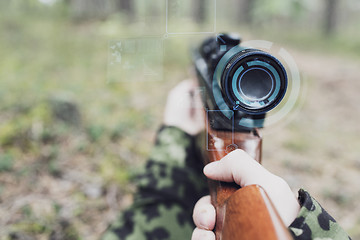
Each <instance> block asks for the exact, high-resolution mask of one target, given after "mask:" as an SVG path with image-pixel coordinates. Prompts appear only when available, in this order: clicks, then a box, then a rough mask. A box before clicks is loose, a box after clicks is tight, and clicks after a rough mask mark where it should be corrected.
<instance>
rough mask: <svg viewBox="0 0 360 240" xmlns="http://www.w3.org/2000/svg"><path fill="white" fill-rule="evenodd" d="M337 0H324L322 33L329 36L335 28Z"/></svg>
mask: <svg viewBox="0 0 360 240" xmlns="http://www.w3.org/2000/svg"><path fill="white" fill-rule="evenodd" d="M337 7H338V0H325V12H324V33H325V35H327V36H329V35H332V34H333V33H334V32H335V30H336V24H337Z"/></svg>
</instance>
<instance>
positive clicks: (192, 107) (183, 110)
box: [164, 80, 205, 135]
mask: <svg viewBox="0 0 360 240" xmlns="http://www.w3.org/2000/svg"><path fill="white" fill-rule="evenodd" d="M196 87H197V86H196V83H195V82H194V81H193V80H185V81H182V82H181V83H179V84H178V85H177V86H176V87H175V88H173V89H172V90H171V91H170V93H169V96H168V99H167V103H166V107H165V113H164V124H165V125H168V126H174V127H178V128H180V129H181V130H183V131H184V132H186V133H188V134H190V135H196V134H198V133H200V132H201V131H202V130H203V129H204V126H205V124H204V110H203V107H202V103H201V99H200V96H199V91H196Z"/></svg>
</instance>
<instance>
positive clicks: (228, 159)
mask: <svg viewBox="0 0 360 240" xmlns="http://www.w3.org/2000/svg"><path fill="white" fill-rule="evenodd" d="M204 174H205V175H206V176H207V177H208V178H210V179H213V180H218V181H224V182H235V183H237V184H238V185H240V186H241V187H245V186H248V185H252V184H257V185H260V186H261V187H263V188H264V190H265V191H266V193H267V194H268V195H269V197H270V199H271V201H272V203H273V204H274V206H275V208H276V209H277V211H278V213H279V215H280V217H281V218H282V220H283V221H284V224H285V225H286V226H289V225H290V224H291V223H292V222H293V221H294V220H295V218H296V216H297V215H298V213H299V210H300V205H299V203H298V201H297V199H296V198H295V195H294V194H293V193H292V191H291V189H290V187H289V185H288V184H287V183H286V182H285V180H283V179H282V178H280V177H278V176H276V175H274V174H272V173H271V172H269V171H268V170H266V169H265V168H264V167H263V166H261V165H260V164H259V163H258V162H256V161H255V160H254V159H252V158H251V157H250V156H249V155H248V154H247V153H246V152H244V151H243V150H239V149H238V150H235V151H232V152H231V153H229V154H228V155H226V156H225V157H224V158H222V159H221V160H220V161H217V162H213V163H210V164H208V165H206V166H205V168H204ZM193 219H194V223H195V225H196V227H197V228H196V229H195V230H194V232H193V235H192V240H200V239H201V240H215V234H214V233H213V232H212V230H213V229H214V226H215V219H216V212H215V208H214V207H213V205H211V201H210V196H206V197H203V198H201V199H200V200H199V201H198V202H197V203H196V205H195V207H194V212H193Z"/></svg>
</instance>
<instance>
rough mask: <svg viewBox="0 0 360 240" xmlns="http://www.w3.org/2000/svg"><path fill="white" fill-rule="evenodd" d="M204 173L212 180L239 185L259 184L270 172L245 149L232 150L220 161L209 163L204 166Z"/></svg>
mask: <svg viewBox="0 0 360 240" xmlns="http://www.w3.org/2000/svg"><path fill="white" fill-rule="evenodd" d="M204 174H205V175H206V176H207V177H208V178H210V179H213V180H218V181H224V182H235V183H237V184H238V185H240V186H241V187H244V186H247V185H250V184H260V183H261V182H259V181H261V179H264V177H266V176H268V175H269V174H270V172H269V171H267V170H266V169H265V168H264V167H263V166H261V165H260V164H259V163H258V162H256V161H255V160H254V159H253V158H252V157H251V156H250V155H248V154H247V153H246V152H245V151H243V150H240V149H237V150H235V151H232V152H231V153H229V154H228V155H226V156H225V157H223V158H222V159H221V160H220V161H216V162H212V163H209V164H208V165H206V166H205V168H204Z"/></svg>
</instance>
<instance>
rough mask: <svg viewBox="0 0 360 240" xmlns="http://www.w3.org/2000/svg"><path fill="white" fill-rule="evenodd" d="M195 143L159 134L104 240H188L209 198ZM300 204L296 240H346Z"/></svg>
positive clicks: (316, 207) (312, 204)
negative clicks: (197, 210)
mask: <svg viewBox="0 0 360 240" xmlns="http://www.w3.org/2000/svg"><path fill="white" fill-rule="evenodd" d="M197 142H198V141H196V139H195V138H194V137H192V136H190V135H188V134H186V133H184V132H183V131H181V130H180V129H178V128H175V127H162V128H161V129H160V130H159V132H158V135H157V139H156V143H155V146H154V148H153V151H152V153H151V155H150V158H149V160H148V161H147V164H146V166H145V168H144V169H143V170H142V171H141V172H140V173H139V174H138V176H137V178H136V179H135V180H136V184H137V193H136V195H135V196H134V203H133V205H132V206H131V207H130V208H129V209H127V210H125V211H124V212H122V213H121V214H120V216H119V217H118V219H117V220H116V221H115V222H114V223H113V224H112V225H111V226H110V227H109V228H108V230H107V231H106V232H105V233H104V235H103V236H102V240H165V239H166V240H183V239H191V234H192V231H193V229H194V228H195V225H194V223H193V222H192V211H193V208H194V205H195V203H196V201H197V200H198V199H199V198H201V197H202V196H204V195H207V194H208V190H207V180H206V178H205V176H204V175H203V173H202V168H203V165H202V161H201V159H202V158H201V152H200V148H199V147H197ZM299 201H300V204H301V206H302V208H301V210H300V213H299V215H298V217H297V219H296V220H295V221H294V222H293V223H292V224H291V225H290V227H289V229H290V232H291V233H292V235H293V237H294V239H296V240H305V239H306V240H308V239H316V240H337V239H350V238H349V237H348V236H347V234H346V233H345V231H344V230H342V228H341V227H340V226H339V225H338V224H337V223H336V222H335V220H334V219H333V218H332V217H331V216H330V215H329V214H327V213H326V211H325V210H324V209H323V208H322V207H321V206H320V204H319V203H317V202H316V201H315V200H314V199H313V198H311V196H310V195H309V194H308V193H307V192H306V191H304V190H300V191H299Z"/></svg>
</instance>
